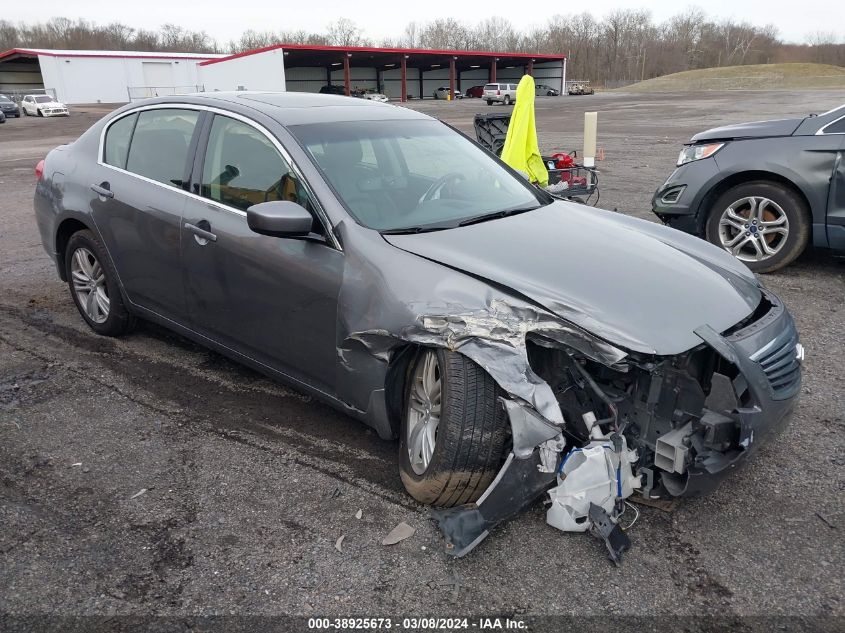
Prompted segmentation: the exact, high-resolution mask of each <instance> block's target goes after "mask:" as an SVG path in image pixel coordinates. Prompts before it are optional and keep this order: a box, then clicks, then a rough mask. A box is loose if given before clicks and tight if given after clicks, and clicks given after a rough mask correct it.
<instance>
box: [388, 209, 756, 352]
mask: <svg viewBox="0 0 845 633" xmlns="http://www.w3.org/2000/svg"><path fill="white" fill-rule="evenodd" d="M384 239H386V240H387V241H388V242H389V243H390V244H392V245H393V246H396V247H398V248H401V249H403V250H405V251H408V252H410V253H414V254H416V255H419V256H422V257H425V258H427V259H429V260H432V261H435V262H438V263H441V264H443V265H446V266H449V267H451V268H454V269H457V270H459V271H462V272H465V273H468V274H470V275H473V276H475V277H478V278H481V279H484V280H485V281H487V282H488V283H492V284H493V285H495V286H500V287H502V286H503V287H505V288H507V289H510V290H511V291H512V292H515V293H518V294H520V295H522V296H524V297H527V298H528V299H530V300H531V301H533V302H535V303H537V304H539V305H541V306H543V307H544V308H546V309H547V310H549V311H551V312H553V313H554V314H556V315H557V316H559V317H561V318H563V319H566V320H568V321H570V322H571V323H573V324H575V325H578V326H580V327H582V328H583V329H585V330H587V331H589V332H591V333H592V334H594V335H596V336H599V337H601V338H603V339H604V340H606V341H608V342H610V343H613V344H614V345H618V346H620V347H624V348H626V349H628V350H631V351H636V352H641V353H646V354H657V355H672V354H678V353H681V352H684V351H686V350H689V349H690V348H692V347H694V346H696V345H699V344H700V343H701V339H700V338H699V337H698V336H697V335H696V334H695V330H696V329H698V328H699V327H700V326H703V325H709V326H710V327H712V328H713V329H714V330H716V331H717V332H723V331H724V330H726V329H728V328H730V327H731V326H733V325H735V324H736V323H737V322H739V321H740V320H742V319H743V318H745V317H747V316H748V315H749V314H750V313H751V312H752V311H753V310H754V309H755V308H756V307H757V305H758V304H759V302H760V291H759V288H758V286H757V284H756V282H755V279H754V276H753V274H752V273H751V272H750V271H749V270H748V269H747V268H746V267H745V266H744V265H743V264H741V263H740V262H738V261H737V260H735V259H734V258H733V257H731V256H730V255H728V254H727V253H725V252H724V251H722V250H721V249H718V248H716V247H714V246H712V245H710V244H707V243H706V242H704V241H702V240H700V239H698V238H695V237H692V236H689V235H686V234H685V233H681V232H679V231H675V230H673V229H670V228H667V227H662V226H659V225H657V224H654V223H651V222H647V221H645V220H637V219H634V218H630V217H626V216H622V215H619V214H615V213H611V212H608V211H602V210H599V209H593V208H591V207H586V206H584V205H578V204H573V203H566V202H555V203H552V204H549V205H547V206H545V207H542V208H540V209H536V210H534V211H529V212H526V213H522V214H519V215H515V216H511V217H507V218H502V219H498V220H491V221H488V222H482V223H479V224H473V225H470V226H466V227H461V228H456V229H449V230H444V231H435V232H429V233H420V234H411V235H385V236H384Z"/></svg>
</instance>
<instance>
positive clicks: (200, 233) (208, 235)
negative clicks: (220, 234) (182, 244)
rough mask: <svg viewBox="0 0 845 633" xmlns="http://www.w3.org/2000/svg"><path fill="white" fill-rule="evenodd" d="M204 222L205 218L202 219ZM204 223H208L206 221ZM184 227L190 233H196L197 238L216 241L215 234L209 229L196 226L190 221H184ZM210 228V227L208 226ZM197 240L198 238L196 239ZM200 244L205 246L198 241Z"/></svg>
mask: <svg viewBox="0 0 845 633" xmlns="http://www.w3.org/2000/svg"><path fill="white" fill-rule="evenodd" d="M203 222H205V220H203ZM206 224H208V223H207V222H206ZM185 228H186V229H188V230H189V231H190V232H191V233H193V234H194V235H196V236H197V237H198V238H200V239H203V240H207V241H208V242H216V241H217V236H216V235H215V234H214V233H212V232H211V231H206V230H205V229H203V228H200V227H198V226H197V225H196V224H191V223H190V222H185ZM209 228H210V227H209ZM197 241H198V242H199V240H197ZM200 245H201V246H205V244H202V243H200Z"/></svg>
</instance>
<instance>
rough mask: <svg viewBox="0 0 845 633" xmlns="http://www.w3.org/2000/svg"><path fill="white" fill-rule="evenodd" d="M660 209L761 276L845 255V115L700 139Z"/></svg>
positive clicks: (658, 199)
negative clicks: (813, 257)
mask: <svg viewBox="0 0 845 633" xmlns="http://www.w3.org/2000/svg"><path fill="white" fill-rule="evenodd" d="M652 208H653V210H654V213H655V214H657V217H659V218H660V219H661V220H663V222H664V223H666V224H668V225H669V226H672V227H674V228H676V229H680V230H682V231H686V232H688V233H692V234H694V235H698V236H700V237H703V238H705V239H707V240H708V241H709V242H712V243H713V244H715V245H716V246H719V247H721V248H724V249H725V250H726V251H728V252H729V253H731V254H732V255H734V256H735V257H737V258H738V259H740V260H742V261H743V262H745V264H746V265H747V266H748V267H749V268H750V269H751V270H754V271H756V272H770V271H773V270H777V269H778V268H782V267H784V266H786V265H787V264H789V263H790V262H792V261H793V260H794V259H795V258H796V257H798V256H799V255H800V254H801V252H802V251H803V250H804V249H805V248H806V247H807V246H808V245H812V246H816V247H822V248H831V249H834V250H838V251H842V250H845V105H842V106H840V107H838V108H835V109H833V110H830V111H829V112H825V113H824V114H820V115H810V116H807V117H800V118H796V119H782V120H777V121H756V122H753V123H741V124H739V125H728V126H725V127H718V128H714V129H712V130H707V131H706V132H701V133H700V134H696V135H695V136H693V137H692V139H690V142H689V144H688V145H685V146H684V148H683V149H682V150H681V154H680V156H679V157H678V168H677V169H676V170H675V171H674V172H672V174H671V175H670V176H669V178H667V179H666V182H664V183H663V184H662V185H661V186H660V187H659V188H658V189H657V191H656V192H655V194H654V198H653V200H652Z"/></svg>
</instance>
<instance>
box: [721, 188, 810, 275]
mask: <svg viewBox="0 0 845 633" xmlns="http://www.w3.org/2000/svg"><path fill="white" fill-rule="evenodd" d="M752 199H753V200H756V201H757V202H756V204H755V205H754V206H753V209H759V211H756V212H752V202H749V201H750V200H752ZM730 211H733V215H731V214H730V213H729V212H730ZM755 214H756V215H758V216H759V217H758V218H756V220H755V219H753V215H755ZM746 217H747V218H748V220H750V221H749V222H748V223H745V222H743V221H742V220H744V219H745V218H746ZM735 218H739V219H735ZM781 218H783V219H781ZM764 222H770V223H771V224H772V226H769V227H764V228H763V229H762V230H761V229H759V228H757V229H756V230H755V229H754V228H752V227H753V226H758V227H759V226H762V223H764ZM758 223H759V224H758ZM746 227H748V230H747V231H744V229H745V228H746ZM784 229H785V231H786V233H785V234H784V233H783V230H784ZM743 231H744V235H742V233H743ZM764 231H772V232H770V233H768V234H767V235H764ZM810 232H811V221H810V210H809V208H808V207H807V203H806V202H805V201H804V200H803V198H801V196H800V195H799V194H798V193H796V192H795V191H794V190H792V189H791V188H789V187H786V186H784V185H781V184H779V183H775V182H770V181H765V180H758V181H752V182H747V183H743V184H741V185H737V186H735V187H732V188H730V189H728V190H727V191H726V192H725V193H723V194H722V195H720V196H719V197H718V198H717V199H716V201H715V203H713V206H712V207H711V208H710V211H709V213H708V216H707V222H706V225H705V235H706V237H707V241H708V242H710V243H712V244H715V245H716V246H719V247H720V248H724V249H725V250H727V251H728V252H730V253H731V254H733V255H735V256H737V257H738V259H740V260H741V261H743V263H745V265H746V266H748V267H749V268H750V269H751V270H753V271H754V272H758V273H768V272H772V271H775V270H778V269H780V268H783V267H784V266H787V265H788V264H790V263H792V262H793V261H795V259H796V258H797V257H798V256H799V255H800V254H801V253H802V252H803V251H804V249H805V248H806V247H807V244H808V243H809V241H810ZM752 236H753V237H752ZM734 239H739V240H740V241H739V242H738V243H737V246H734V247H733V248H730V247H729V245H730V244H732V242H733V240H734ZM755 240H756V242H757V243H756V245H755V243H754V241H755ZM764 242H765V243H764ZM740 246H741V248H740V250H739V251H738V252H734V249H737V248H739V247H740ZM766 250H772V251H774V252H773V253H772V254H770V255H766ZM758 252H762V253H763V254H764V255H765V256H764V257H763V258H762V259H759V260H754V259H751V258H752V257H754V256H755V255H754V254H756V253H758Z"/></svg>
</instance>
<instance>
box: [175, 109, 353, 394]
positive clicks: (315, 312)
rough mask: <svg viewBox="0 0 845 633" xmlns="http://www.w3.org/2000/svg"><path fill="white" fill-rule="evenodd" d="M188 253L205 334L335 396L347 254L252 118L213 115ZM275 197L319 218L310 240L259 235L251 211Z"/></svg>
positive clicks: (191, 213)
mask: <svg viewBox="0 0 845 633" xmlns="http://www.w3.org/2000/svg"><path fill="white" fill-rule="evenodd" d="M194 173H195V174H197V175H198V176H199V177H198V178H196V180H195V182H194V183H192V189H193V192H194V193H195V194H199V195H198V196H196V197H192V199H191V201H190V202H189V203H188V207H187V208H186V210H185V217H184V223H183V229H182V230H183V236H182V260H183V271H184V285H185V293H186V301H187V304H188V312H189V315H190V318H191V322H192V327H193V328H194V329H195V330H197V331H198V332H199V333H200V334H202V335H204V336H207V337H209V338H211V339H213V340H214V341H216V342H218V343H219V344H222V345H224V346H226V347H228V348H230V349H233V350H235V351H237V352H239V353H241V354H243V355H245V356H247V357H248V358H250V359H252V360H254V361H257V362H259V363H260V364H262V365H264V366H267V367H270V368H272V369H274V370H276V371H278V372H281V373H283V374H285V375H287V376H289V377H292V378H294V379H295V380H298V381H301V382H304V383H306V384H308V385H311V386H312V387H315V388H317V389H319V390H321V391H323V392H325V393H329V394H334V393H335V383H336V379H335V373H336V366H337V349H336V330H337V297H338V293H339V289H340V284H341V280H342V271H343V254H342V253H341V252H340V250H339V249H338V248H337V247H336V245H335V243H334V241H333V239H332V238H331V237H330V234H329V232H328V231H327V230H326V228H325V227H324V225H323V224H321V222H320V220H319V218H318V217H317V214H316V213H315V201H314V198H313V196H312V195H311V194H310V193H309V191H308V189H307V188H306V186H305V183H304V181H303V179H302V178H301V176H300V175H299V173H298V172H297V171H295V170H294V169H292V167H291V162H290V160H289V159H288V158H287V157H286V155H283V150H282V148H281V145H280V144H279V143H278V142H277V141H276V140H275V139H274V138H272V137H271V135H270V134H269V133H268V132H267V131H266V130H264V129H260V128H259V126H256V125H255V124H253V123H251V122H247V120H245V119H241V118H240V117H235V116H234V115H233V116H223V115H219V114H218V115H215V116H214V118H213V120H210V121H208V122H207V124H206V132H205V133H204V135H203V141H202V142H201V143H200V149H199V152H198V156H197V164H196V166H195V169H194ZM273 200H290V201H293V202H297V203H298V204H300V205H302V206H303V207H305V208H306V209H308V210H309V211H311V212H312V215H314V233H313V234H312V235H311V236H308V237H306V238H285V237H269V236H266V235H259V234H257V233H254V232H252V231H251V230H250V228H249V227H248V226H247V220H246V210H247V209H248V208H249V207H250V206H252V205H254V204H257V203H261V202H268V201H273Z"/></svg>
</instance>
